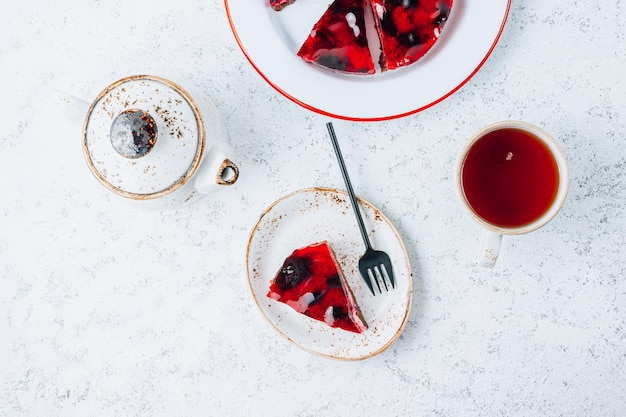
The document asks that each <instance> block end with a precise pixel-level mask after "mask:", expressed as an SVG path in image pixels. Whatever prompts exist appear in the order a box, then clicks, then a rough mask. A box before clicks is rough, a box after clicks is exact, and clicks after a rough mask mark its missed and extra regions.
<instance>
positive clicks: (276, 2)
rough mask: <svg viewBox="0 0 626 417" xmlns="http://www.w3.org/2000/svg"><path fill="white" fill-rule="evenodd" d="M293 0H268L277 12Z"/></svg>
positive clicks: (293, 0)
mask: <svg viewBox="0 0 626 417" xmlns="http://www.w3.org/2000/svg"><path fill="white" fill-rule="evenodd" d="M295 1H296V0H269V2H270V6H271V7H272V9H274V10H276V11H277V12H279V11H281V10H282V9H284V8H285V7H287V6H289V5H290V4H291V3H293V2H295Z"/></svg>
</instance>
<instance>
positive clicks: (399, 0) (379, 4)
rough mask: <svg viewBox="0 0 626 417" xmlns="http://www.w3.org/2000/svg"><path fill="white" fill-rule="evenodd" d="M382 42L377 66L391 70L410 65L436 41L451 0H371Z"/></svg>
mask: <svg viewBox="0 0 626 417" xmlns="http://www.w3.org/2000/svg"><path fill="white" fill-rule="evenodd" d="M370 4H371V6H372V10H373V12H374V21H375V24H376V29H377V31H378V37H379V38H380V42H381V49H382V54H381V57H380V66H381V68H382V69H383V70H386V69H389V70H393V69H396V68H399V67H402V66H405V65H409V64H412V63H413V62H415V61H417V60H418V59H420V58H421V57H422V56H424V54H426V52H428V50H429V49H430V48H431V47H432V46H433V45H434V44H435V42H436V41H437V39H438V38H439V34H440V33H441V30H442V29H443V26H444V25H445V23H446V21H447V20H448V16H449V15H450V9H451V8H452V0H370Z"/></svg>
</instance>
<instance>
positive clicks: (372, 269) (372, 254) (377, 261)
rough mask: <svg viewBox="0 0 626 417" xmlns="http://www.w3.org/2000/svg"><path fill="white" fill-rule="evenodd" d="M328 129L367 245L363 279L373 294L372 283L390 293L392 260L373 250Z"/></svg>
mask: <svg viewBox="0 0 626 417" xmlns="http://www.w3.org/2000/svg"><path fill="white" fill-rule="evenodd" d="M326 127H327V128H328V133H329V134H330V139H331V141H332V143H333V148H335V154H336V155H337V160H338V161H339V167H340V168H341V174H342V176H343V181H344V182H345V184H346V188H347V190H348V196H349V197H350V203H351V204H352V208H353V210H354V214H355V215H356V219H357V223H358V225H359V230H360V231H361V237H362V238H363V243H365V254H363V256H362V257H361V258H360V259H359V272H361V276H362V277H363V280H365V283H366V284H367V286H368V288H369V289H370V291H371V292H372V294H374V295H376V292H375V291H374V286H373V285H372V281H374V282H375V283H376V288H377V289H378V292H379V293H382V290H383V287H384V289H385V291H388V290H389V286H388V285H387V282H389V284H390V285H391V287H392V288H395V282H394V279H393V269H392V267H391V259H389V255H387V254H386V253H385V252H383V251H380V250H375V249H374V248H372V244H371V243H370V239H369V236H368V235H367V231H366V230H365V225H364V224H363V217H362V216H361V211H360V210H359V205H358V203H357V199H356V196H355V195H354V190H353V189H352V184H351V183H350V177H348V171H347V170H346V164H345V163H344V161H343V156H342V155H341V150H340V149H339V143H337V136H336V135H335V129H334V128H333V124H332V123H331V122H328V123H326ZM381 282H382V283H383V285H382V287H381V285H380V283H381Z"/></svg>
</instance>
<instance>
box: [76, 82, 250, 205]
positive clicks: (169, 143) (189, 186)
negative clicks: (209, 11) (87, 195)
mask: <svg viewBox="0 0 626 417" xmlns="http://www.w3.org/2000/svg"><path fill="white" fill-rule="evenodd" d="M65 104H66V106H67V109H66V110H67V112H66V114H68V116H69V117H70V119H74V120H76V118H77V116H79V115H82V123H83V145H82V146H83V153H84V155H85V160H86V162H87V165H88V166H89V168H90V170H91V172H92V173H93V174H94V176H95V177H96V178H97V179H98V181H99V182H100V183H101V184H102V185H104V186H105V187H106V188H107V189H108V190H110V191H112V192H113V193H114V194H116V195H118V196H121V197H124V198H125V199H127V201H132V202H136V203H138V204H139V205H142V206H145V207H156V208H171V207H176V206H179V205H182V204H186V203H190V202H193V201H196V200H198V199H200V198H201V197H203V196H206V195H208V194H210V193H212V192H214V191H216V190H218V189H220V188H222V187H223V186H228V185H232V184H234V183H235V182H236V181H237V178H238V176H239V168H238V167H237V165H236V164H235V163H234V162H232V159H231V158H232V154H233V150H232V148H231V147H230V146H229V145H228V144H227V142H226V140H227V135H226V130H225V127H224V124H223V121H222V118H221V116H220V114H219V113H218V110H217V108H216V106H215V105H214V104H213V102H212V101H211V100H210V99H209V98H208V97H207V96H206V95H205V94H203V93H202V92H200V91H199V90H198V89H197V88H196V87H195V86H193V85H191V83H189V82H186V81H176V82H174V81H171V80H170V79H166V78H162V77H158V76H152V75H134V76H130V77H125V78H122V79H120V80H118V81H116V82H114V83H112V84H110V85H108V86H107V87H105V88H104V89H103V90H102V92H101V93H100V94H98V96H97V97H96V98H95V99H94V100H93V102H91V103H88V102H85V101H83V100H80V99H76V98H73V97H71V96H66V97H65ZM135 114H140V115H145V116H142V117H138V116H137V117H135V116H134V115H135ZM128 115H132V116H128ZM121 116H127V117H121ZM120 120H122V122H120ZM138 123H142V125H139V124H138ZM146 127H149V128H150V129H149V131H150V138H151V139H150V140H149V141H148V140H146V141H145V142H149V146H146V147H143V148H142V147H141V146H139V144H140V143H141V140H143V139H145V137H147V136H146V135H147V134H146ZM138 132H139V133H138ZM142 135H143V138H142V137H141V136H142ZM140 148H141V149H142V150H141V152H140V151H139V150H140Z"/></svg>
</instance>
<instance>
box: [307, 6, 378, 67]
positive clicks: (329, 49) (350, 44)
mask: <svg viewBox="0 0 626 417" xmlns="http://www.w3.org/2000/svg"><path fill="white" fill-rule="evenodd" d="M298 56H299V57H301V58H302V59H304V60H305V61H307V62H311V63H313V64H316V65H319V66H322V67H325V68H329V69H332V70H335V71H340V72H345V73H350V74H373V73H374V72H375V69H374V62H373V61H372V55H371V53H370V50H369V46H368V43H367V36H366V34H365V0H335V1H333V3H332V4H331V5H330V6H329V7H328V9H327V10H326V11H325V12H324V14H323V15H322V17H321V18H320V19H319V20H318V21H317V23H316V24H315V25H314V26H313V29H312V30H311V32H310V33H309V36H308V37H307V39H306V41H304V43H303V44H302V46H301V47H300V50H299V51H298Z"/></svg>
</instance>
